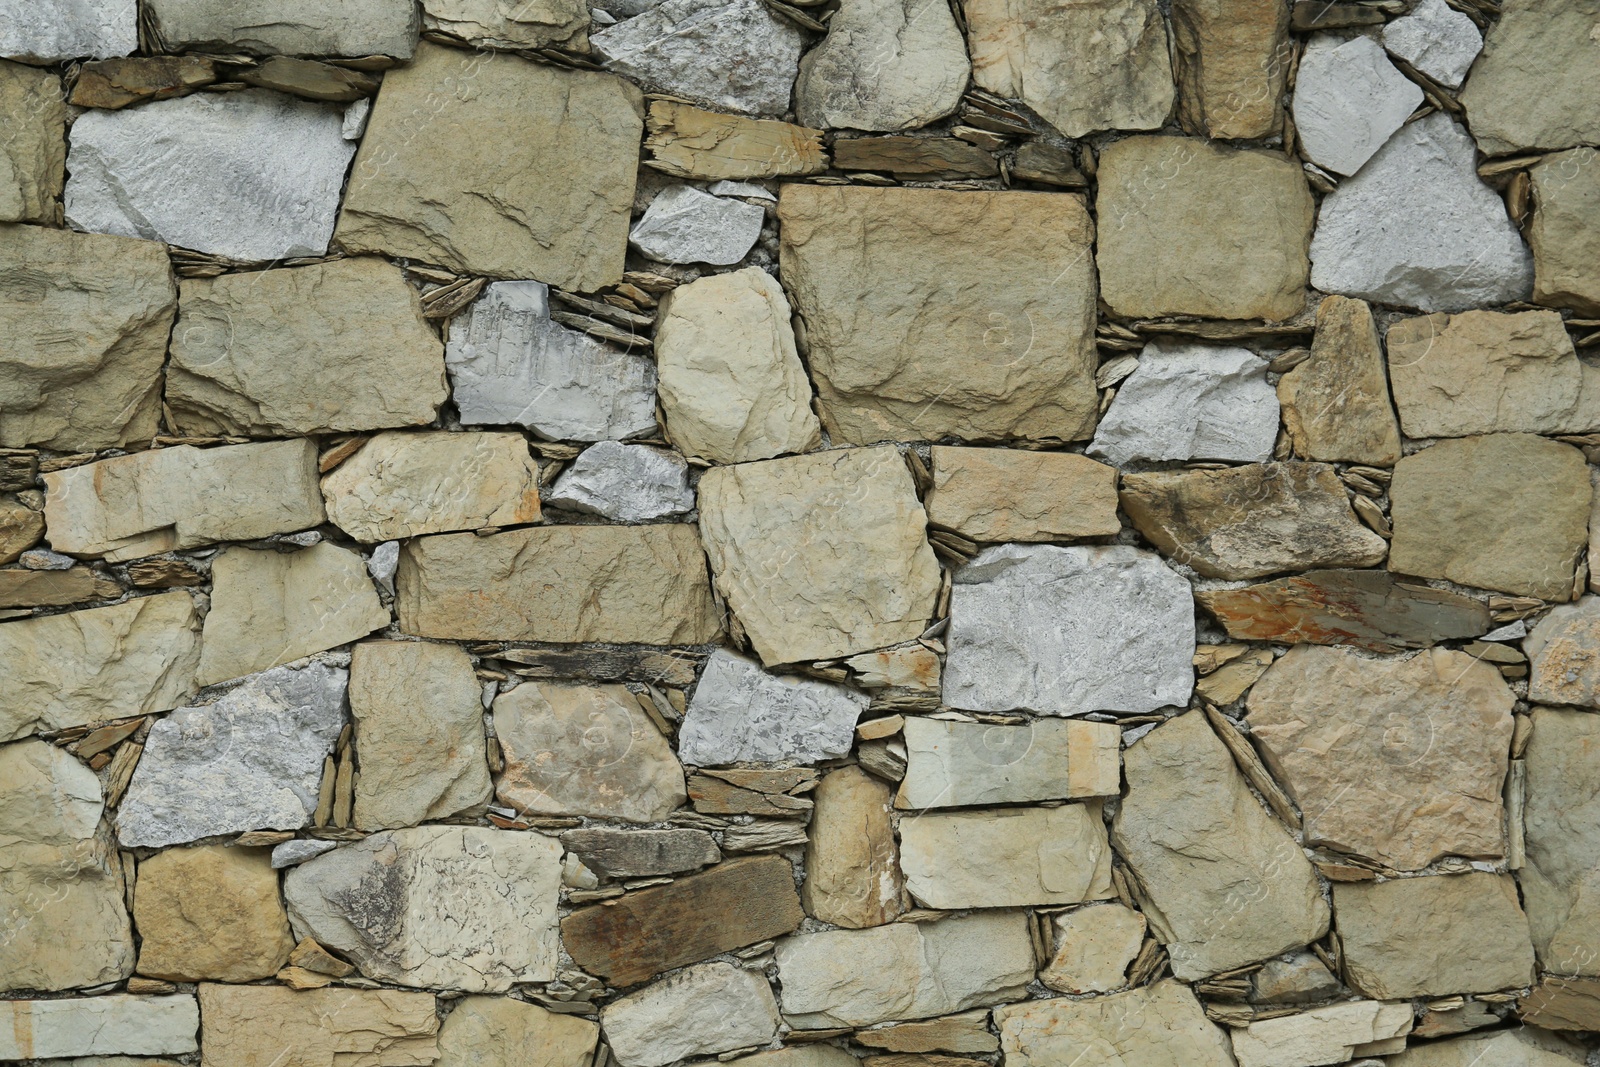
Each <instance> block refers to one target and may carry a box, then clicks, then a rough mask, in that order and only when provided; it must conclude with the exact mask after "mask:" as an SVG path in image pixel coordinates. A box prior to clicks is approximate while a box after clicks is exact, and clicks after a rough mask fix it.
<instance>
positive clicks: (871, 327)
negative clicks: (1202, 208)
mask: <svg viewBox="0 0 1600 1067" xmlns="http://www.w3.org/2000/svg"><path fill="white" fill-rule="evenodd" d="M1102 173H1103V171H1102ZM778 218H779V222H780V225H781V229H780V234H779V238H780V249H781V252H780V261H781V264H782V274H783V281H784V285H785V287H786V288H787V289H788V291H789V293H790V295H791V296H792V298H793V300H794V304H795V309H796V310H797V311H798V312H799V313H800V316H801V318H802V319H803V320H804V322H805V324H806V331H807V334H808V337H809V341H808V343H809V349H810V354H809V357H808V360H809V366H810V368H811V371H812V374H813V376H814V377H815V380H816V383H817V393H818V398H819V402H820V406H821V411H822V421H823V426H824V427H825V428H826V429H827V430H828V432H829V434H830V435H831V436H832V438H833V440H834V442H835V443H836V444H838V443H846V444H871V443H872V442H874V441H881V440H889V439H894V440H937V439H939V438H941V437H945V436H953V437H957V438H960V439H961V440H965V441H992V440H1004V439H1007V438H1024V439H1032V440H1050V439H1055V440H1082V439H1083V438H1086V437H1088V436H1089V435H1090V434H1091V433H1092V432H1093V430H1094V419H1095V413H1096V411H1097V410H1098V404H1099V400H1098V396H1097V395H1096V393H1095V389H1094V369H1095V366H1096V362H1097V357H1096V355H1095V348H1094V339H1093V333H1094V319H1095V282H1094V269H1093V268H1094V262H1093V259H1092V257H1091V255H1090V246H1091V243H1092V241H1093V238H1094V225H1093V222H1092V220H1091V219H1090V218H1089V213H1088V211H1087V208H1086V207H1085V205H1084V202H1083V201H1082V200H1081V199H1079V198H1077V197H1071V196H1062V195H1059V194H1052V193H1023V192H959V191H953V190H942V189H872V188H860V187H851V188H844V189H841V188H829V187H826V186H815V185H801V184H786V185H785V186H784V187H783V190H782V194H781V196H780V199H779V205H778ZM1102 247H1103V246H1102Z"/></svg>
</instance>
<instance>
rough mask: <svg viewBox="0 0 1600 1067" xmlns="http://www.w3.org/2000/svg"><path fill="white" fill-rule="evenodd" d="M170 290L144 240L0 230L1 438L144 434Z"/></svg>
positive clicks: (19, 442) (13, 442)
mask: <svg viewBox="0 0 1600 1067" xmlns="http://www.w3.org/2000/svg"><path fill="white" fill-rule="evenodd" d="M177 296H178V291H177V287H176V286H174V285H173V283H172V268H171V266H170V265H169V263H168V260H167V250H166V249H165V248H164V247H162V246H161V245H159V244H156V243H154V242H152V241H131V240H128V239H127V238H124V237H108V236H104V235H101V234H84V233H73V232H71V231H69V230H51V229H44V228H42V227H36V226H0V328H3V329H4V332H5V336H6V345H5V350H4V352H3V353H0V446H3V447H7V448H18V447H22V446H24V445H42V446H44V447H46V448H58V449H62V450H67V451H76V450H78V449H90V448H114V447H117V446H119V445H125V444H129V443H132V442H134V441H148V440H149V439H150V438H152V437H154V436H155V435H156V432H157V430H158V428H159V424H160V423H159V420H160V418H161V387H160V380H161V375H160V370H161V364H162V362H163V360H164V359H165V358H166V347H167V335H168V333H170V332H171V330H172V316H173V312H174V310H175V309H176V307H177Z"/></svg>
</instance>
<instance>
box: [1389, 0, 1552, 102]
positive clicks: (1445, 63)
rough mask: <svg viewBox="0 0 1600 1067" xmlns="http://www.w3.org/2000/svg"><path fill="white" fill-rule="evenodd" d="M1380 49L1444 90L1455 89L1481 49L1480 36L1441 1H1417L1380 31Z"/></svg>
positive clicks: (1475, 28)
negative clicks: (1424, 75)
mask: <svg viewBox="0 0 1600 1067" xmlns="http://www.w3.org/2000/svg"><path fill="white" fill-rule="evenodd" d="M1383 47H1385V48H1387V49H1388V50H1389V54H1390V55H1393V56H1396V57H1398V58H1400V59H1403V60H1405V61H1406V62H1407V63H1410V64H1411V65H1412V66H1413V67H1416V68H1417V69H1418V70H1420V71H1421V72H1422V73H1424V74H1426V75H1427V76H1428V77H1430V78H1432V79H1433V80H1434V81H1436V82H1438V83H1439V84H1441V85H1443V86H1445V87H1446V88H1449V89H1458V88H1460V87H1461V83H1462V81H1464V80H1465V79H1466V77H1467V71H1468V70H1469V69H1471V67H1472V61H1473V60H1474V59H1477V58H1478V52H1479V50H1480V49H1482V48H1483V35H1482V34H1481V33H1479V32H1478V27H1477V24H1476V23H1474V22H1473V21H1472V20H1471V19H1470V18H1468V17H1467V16H1466V15H1464V14H1462V13H1461V12H1459V11H1457V10H1456V9H1455V8H1453V7H1451V6H1450V5H1449V4H1447V3H1445V0H1421V2H1420V3H1418V4H1417V5H1416V6H1415V7H1413V8H1412V9H1411V13H1410V14H1409V15H1406V16H1404V17H1402V18H1397V19H1395V20H1394V21H1393V22H1391V23H1389V24H1388V25H1387V26H1385V27H1384V28H1383ZM1491 77H1492V75H1491ZM1521 103H1522V104H1523V106H1526V104H1527V101H1522V102H1521Z"/></svg>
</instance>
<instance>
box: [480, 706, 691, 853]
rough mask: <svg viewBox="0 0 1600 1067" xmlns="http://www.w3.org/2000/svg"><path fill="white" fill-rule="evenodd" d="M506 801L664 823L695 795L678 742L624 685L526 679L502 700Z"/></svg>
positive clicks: (499, 717)
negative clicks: (677, 754)
mask: <svg viewBox="0 0 1600 1067" xmlns="http://www.w3.org/2000/svg"><path fill="white" fill-rule="evenodd" d="M494 729H495V736H496V737H498V738H499V739H500V748H501V750H502V751H503V752H504V754H505V761H506V766H505V772H504V773H503V774H501V776H500V777H499V779H498V780H497V781H496V783H495V793H496V795H497V796H498V797H499V799H500V802H501V803H502V804H508V805H510V806H511V807H513V808H515V809H516V810H517V811H519V812H531V813H534V814H539V815H587V816H591V817H593V818H602V819H623V820H627V821H629V822H659V821H660V820H662V819H665V818H666V817H667V816H668V815H670V814H672V812H673V810H674V809H676V808H678V807H681V806H682V804H683V802H684V801H685V800H686V799H687V793H686V792H685V790H684V783H683V767H682V766H681V765H680V764H679V763H678V760H677V757H675V756H674V755H673V754H672V746H671V745H670V744H668V743H667V739H666V738H664V737H662V736H661V732H660V731H659V730H658V729H657V728H656V726H655V724H654V723H652V722H651V721H650V718H649V717H648V716H647V715H645V713H644V711H643V710H642V709H641V708H640V707H639V702H638V701H637V700H635V699H634V697H633V694H632V693H630V692H628V690H627V689H626V688H624V687H623V686H620V685H578V684H572V683H563V682H543V681H525V682H523V683H522V684H521V685H519V686H517V687H516V688H515V689H513V690H512V691H511V692H509V693H502V694H500V696H498V697H496V698H495V702H494Z"/></svg>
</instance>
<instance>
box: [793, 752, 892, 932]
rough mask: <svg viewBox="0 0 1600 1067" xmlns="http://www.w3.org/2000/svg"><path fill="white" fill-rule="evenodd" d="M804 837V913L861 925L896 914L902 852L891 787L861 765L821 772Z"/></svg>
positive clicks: (884, 920)
mask: <svg viewBox="0 0 1600 1067" xmlns="http://www.w3.org/2000/svg"><path fill="white" fill-rule="evenodd" d="M811 795H812V797H813V798H814V799H815V801H816V809H815V811H814V813H813V815H812V816H811V825H810V827H809V828H808V830H807V837H808V840H807V842H806V880H805V883H804V884H803V885H802V886H801V887H800V900H801V901H802V903H804V905H805V909H806V914H807V915H810V916H811V917H812V918H815V919H819V920H821V921H822V922H826V923H832V924H834V925H835V926H844V927H849V928H852V929H859V928H861V927H865V926H881V925H883V924H884V923H887V922H893V921H894V919H895V916H897V915H899V914H900V894H901V892H902V890H903V888H904V886H903V883H902V879H901V877H900V852H899V849H898V848H897V847H896V845H895V839H894V826H893V824H892V822H891V820H890V816H889V804H890V789H889V786H888V785H887V784H885V783H884V782H882V781H881V780H879V779H877V778H874V777H873V776H872V775H870V774H868V773H866V772H865V771H863V770H861V769H860V768H859V767H841V768H840V769H838V770H836V771H830V772H828V773H827V774H826V775H824V776H823V778H822V781H821V782H820V783H819V784H818V785H817V788H816V791H815V792H814V793H812V794H811Z"/></svg>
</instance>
